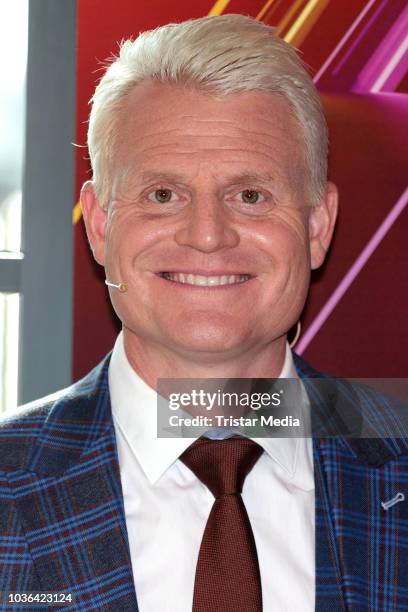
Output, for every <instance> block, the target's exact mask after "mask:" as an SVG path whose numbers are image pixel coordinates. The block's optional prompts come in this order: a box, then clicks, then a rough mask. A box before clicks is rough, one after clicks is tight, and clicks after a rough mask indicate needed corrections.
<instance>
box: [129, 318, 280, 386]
mask: <svg viewBox="0 0 408 612" xmlns="http://www.w3.org/2000/svg"><path fill="white" fill-rule="evenodd" d="M123 334H124V347H125V352H126V356H127V358H128V361H129V363H130V365H131V366H132V368H133V369H134V370H135V372H136V373H137V374H138V375H139V376H140V377H141V378H142V380H144V382H145V383H146V384H148V385H149V386H150V387H151V388H152V389H155V390H156V389H157V381H158V379H160V378H277V377H278V376H279V375H280V373H281V371H282V368H283V363H284V360H285V353H286V335H284V336H281V337H279V338H277V339H275V340H273V341H271V342H269V343H266V344H262V345H256V346H252V347H245V350H242V349H241V350H238V349H237V350H236V351H229V353H228V354H225V353H223V352H212V353H191V352H188V351H183V350H174V349H172V348H169V347H164V346H163V345H159V344H157V343H155V342H149V341H146V340H145V339H144V338H143V339H142V338H140V337H138V336H136V335H135V334H133V333H132V332H131V331H130V330H128V329H126V328H124V330H123Z"/></svg>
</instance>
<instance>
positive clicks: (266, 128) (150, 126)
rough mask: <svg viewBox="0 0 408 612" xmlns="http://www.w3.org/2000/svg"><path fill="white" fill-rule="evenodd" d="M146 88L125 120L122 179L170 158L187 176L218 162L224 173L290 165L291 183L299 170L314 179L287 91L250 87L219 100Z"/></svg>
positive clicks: (132, 98) (133, 97)
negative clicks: (284, 93)
mask: <svg viewBox="0 0 408 612" xmlns="http://www.w3.org/2000/svg"><path fill="white" fill-rule="evenodd" d="M138 88H139V86H137V87H135V88H134V90H133V92H131V94H130V95H129V97H128V100H127V103H126V104H125V105H124V107H123V109H122V112H121V118H120V121H119V122H118V127H119V134H118V138H117V143H118V146H117V150H116V152H115V156H114V157H115V160H116V164H115V165H116V168H117V169H118V170H119V172H118V175H119V176H117V177H116V178H117V179H119V182H120V183H122V184H123V181H124V180H125V181H126V182H127V180H126V178H125V177H127V178H129V177H132V181H131V182H132V183H133V182H134V181H133V179H136V178H137V177H139V178H140V174H141V173H143V172H145V173H146V172H149V171H154V170H158V169H160V168H161V167H162V166H163V165H164V166H165V167H166V170H167V172H168V171H169V169H178V170H181V171H180V174H182V175H183V177H185V180H187V179H188V178H189V177H191V176H192V175H194V176H195V175H197V167H198V165H200V168H202V163H211V162H212V163H213V164H214V165H215V169H216V170H217V171H219V172H221V173H222V171H223V167H224V166H225V168H227V167H229V166H232V165H234V164H236V165H237V166H239V165H243V167H245V166H247V165H248V167H247V168H246V170H247V171H250V170H255V169H256V170H258V167H261V168H262V169H263V171H264V172H265V168H266V169H268V168H269V170H270V173H271V174H273V175H282V176H283V175H284V174H285V173H286V175H287V182H290V183H299V178H300V177H299V174H302V175H303V176H302V182H304V181H305V180H307V179H306V171H305V169H306V165H305V159H304V144H303V138H302V136H303V133H302V130H301V129H300V127H299V125H298V123H297V121H296V119H294V117H293V115H292V113H291V112H290V110H289V106H288V104H287V103H286V102H284V101H283V100H282V99H281V98H280V97H279V96H277V95H274V94H270V93H265V92H246V93H239V94H231V95H230V96H227V97H226V98H225V99H224V100H219V99H214V98H211V97H210V96H208V95H204V94H199V93H197V92H193V91H188V90H187V91H185V90H183V91H182V92H181V91H180V90H179V89H177V88H174V87H172V86H163V85H156V86H154V87H153V86H151V87H150V88H149V87H147V91H144V92H143V91H142V90H141V89H138ZM153 93H155V95H153ZM159 94H160V95H159ZM139 109H140V111H139ZM192 109H193V110H192ZM218 115H220V116H218ZM173 166H174V167H175V168H173ZM169 167H170V168H169ZM239 171H240V170H239V168H238V167H237V168H236V173H238V172H239Z"/></svg>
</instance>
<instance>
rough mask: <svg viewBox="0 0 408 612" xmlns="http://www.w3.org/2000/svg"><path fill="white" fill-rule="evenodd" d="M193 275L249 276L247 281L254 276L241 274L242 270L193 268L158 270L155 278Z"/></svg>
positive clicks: (247, 273) (249, 273)
mask: <svg viewBox="0 0 408 612" xmlns="http://www.w3.org/2000/svg"><path fill="white" fill-rule="evenodd" d="M165 273H167V274H194V275H197V276H249V279H248V280H251V278H254V277H255V274H251V272H245V271H244V272H243V271H242V270H222V269H217V270H203V269H202V268H194V269H192V270H187V269H186V268H177V269H171V270H159V271H158V272H156V275H157V276H160V277H162V275H163V274H165Z"/></svg>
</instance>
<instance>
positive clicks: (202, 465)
mask: <svg viewBox="0 0 408 612" xmlns="http://www.w3.org/2000/svg"><path fill="white" fill-rule="evenodd" d="M262 453H263V449H262V448H261V447H260V446H259V445H258V444H256V442H253V441H252V440H248V439H247V438H227V439H226V440H208V439H207V438H199V439H198V440H196V441H195V442H194V443H193V444H192V445H191V446H190V447H189V448H188V449H187V450H186V451H185V452H184V453H183V454H182V455H181V457H180V459H181V461H182V462H183V463H184V464H185V465H186V466H187V467H188V468H189V469H190V470H191V471H192V472H194V474H195V475H196V476H197V478H199V479H200V480H201V482H203V483H204V484H205V485H206V486H207V487H208V488H209V489H210V491H211V493H212V494H213V495H214V497H215V498H218V497H221V496H222V495H230V494H237V493H241V492H242V487H243V484H244V480H245V478H246V476H247V475H248V474H249V472H250V471H251V469H252V468H253V466H254V465H255V463H256V462H257V461H258V459H259V457H260V456H261V455H262Z"/></svg>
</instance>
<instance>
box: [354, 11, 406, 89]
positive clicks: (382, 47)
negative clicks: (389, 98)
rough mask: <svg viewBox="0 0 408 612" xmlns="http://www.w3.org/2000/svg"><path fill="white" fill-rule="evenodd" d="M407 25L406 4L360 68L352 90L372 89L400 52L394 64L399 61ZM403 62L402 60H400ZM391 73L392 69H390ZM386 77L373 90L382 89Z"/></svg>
mask: <svg viewBox="0 0 408 612" xmlns="http://www.w3.org/2000/svg"><path fill="white" fill-rule="evenodd" d="M407 25H408V6H406V8H405V9H404V10H403V11H402V13H401V14H400V15H399V17H398V18H397V19H396V21H395V22H394V24H393V26H392V28H391V29H390V30H389V32H387V34H386V36H385V37H384V38H383V40H382V41H381V43H380V44H379V45H378V47H377V49H376V50H375V52H374V54H373V55H372V57H371V58H370V59H369V61H368V62H367V64H366V65H365V66H364V68H363V69H362V70H361V72H360V74H359V75H358V77H357V79H356V81H355V83H354V85H353V88H352V91H355V92H366V91H374V86H375V84H376V83H377V81H379V79H380V77H381V76H382V74H383V73H384V72H385V70H386V69H387V68H388V66H390V65H391V62H393V61H394V58H395V57H396V56H397V54H398V53H400V57H398V58H397V60H398V61H397V62H396V66H395V68H397V66H398V63H399V62H400V60H401V58H402V56H403V45H404V41H406V34H407ZM401 63H402V64H404V62H401ZM391 73H392V71H391ZM386 80H387V79H384V82H383V83H380V85H379V87H376V88H375V91H379V90H382V89H383V87H382V86H383V85H384V84H385V82H386Z"/></svg>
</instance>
